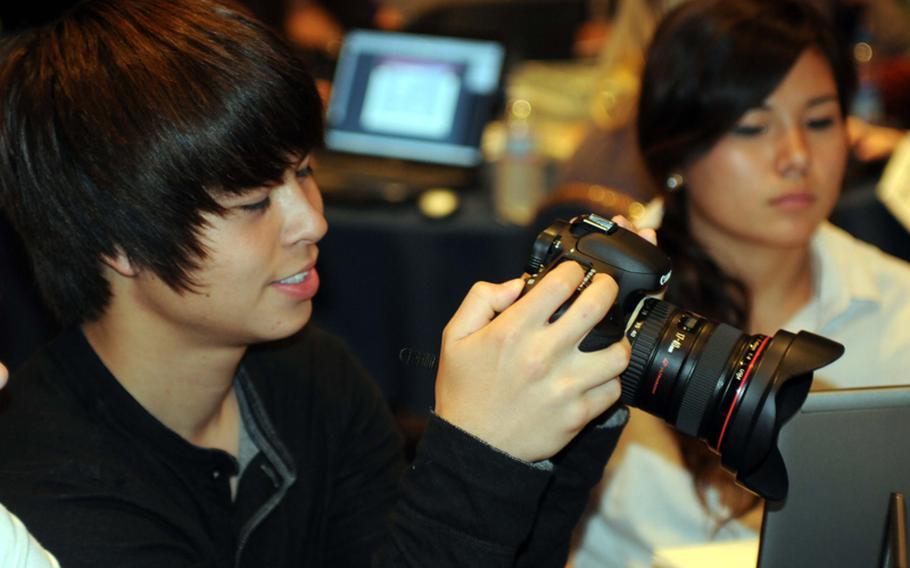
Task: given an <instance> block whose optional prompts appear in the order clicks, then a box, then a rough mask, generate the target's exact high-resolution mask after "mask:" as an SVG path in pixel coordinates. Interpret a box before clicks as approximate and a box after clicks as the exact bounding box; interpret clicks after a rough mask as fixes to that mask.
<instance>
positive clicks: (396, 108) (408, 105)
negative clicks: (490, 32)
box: [326, 30, 504, 167]
mask: <svg viewBox="0 0 910 568" xmlns="http://www.w3.org/2000/svg"><path fill="white" fill-rule="evenodd" d="M503 57H504V50H503V48H502V46H501V45H500V44H498V43H496V42H492V41H481V40H469V39H461V38H448V37H437V36H424V35H415V34H403V33H392V32H381V31H366V30H354V31H351V32H350V33H348V35H347V36H346V37H345V41H344V45H343V47H342V50H341V54H340V56H339V59H338V64H337V66H336V69H335V77H334V79H333V83H332V95H331V98H330V100H329V108H328V113H327V124H326V147H327V148H328V149H329V150H335V151H341V152H349V153H354V154H363V155H367V156H383V157H389V158H397V159H406V160H415V161H420V162H431V163H436V164H445V165H452V166H459V167H470V166H476V165H479V164H480V163H481V162H482V160H483V155H482V153H481V148H480V142H481V135H482V134H483V129H484V127H485V126H486V124H487V122H489V120H490V118H491V113H492V110H493V103H494V100H495V97H496V95H497V92H498V90H499V86H500V81H501V77H502V64H503Z"/></svg>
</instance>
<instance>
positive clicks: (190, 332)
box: [132, 157, 327, 346]
mask: <svg viewBox="0 0 910 568" xmlns="http://www.w3.org/2000/svg"><path fill="white" fill-rule="evenodd" d="M311 173H312V172H311V170H310V167H309V158H308V157H307V158H305V159H304V160H303V161H301V162H300V164H299V165H298V166H297V167H295V168H289V169H288V170H287V171H286V172H285V175H284V179H283V180H282V182H281V183H280V185H277V186H274V187H263V188H257V189H254V190H251V191H249V192H247V193H244V194H243V195H239V196H235V195H222V196H219V197H217V201H218V202H219V204H221V205H222V206H223V207H224V208H225V209H227V212H226V213H225V214H224V215H214V214H212V215H206V216H205V220H206V223H207V225H206V226H205V227H204V228H203V231H202V234H201V239H200V242H201V243H202V244H203V245H204V246H205V247H206V249H207V251H208V254H207V256H206V258H205V259H203V260H202V261H201V263H200V265H201V266H200V268H199V269H198V270H195V271H193V272H192V273H191V277H192V279H193V280H194V282H196V283H197V284H198V285H197V286H195V287H194V288H193V291H191V292H187V291H180V292H178V291H175V290H173V289H171V288H170V287H168V286H167V285H166V284H164V282H162V281H161V280H160V279H159V278H158V277H157V276H156V275H154V274H153V273H152V272H151V271H140V273H139V274H138V276H137V277H136V278H137V280H136V282H135V287H134V289H133V292H132V295H133V297H134V300H135V301H137V302H139V303H140V305H141V306H142V310H141V311H142V312H144V313H147V314H150V315H153V316H155V317H156V319H158V320H159V321H161V322H163V323H165V324H166V325H165V326H164V329H173V330H174V332H175V333H177V334H179V335H180V336H181V340H189V341H195V342H199V343H201V344H214V345H237V346H242V345H247V344H251V343H256V342H260V341H268V340H273V339H280V338H283V337H287V336H289V335H291V334H293V333H295V332H296V331H298V330H300V329H301V328H302V327H303V326H304V325H305V324H306V323H307V322H308V321H309V319H310V316H311V314H312V298H313V296H314V295H315V294H316V292H317V290H318V288H319V276H318V275H317V273H316V268H315V264H316V258H317V256H318V249H317V246H316V243H317V242H318V241H319V240H320V239H321V238H322V237H323V236H324V235H325V233H326V230H327V224H326V220H325V217H324V216H323V205H322V197H321V196H320V194H319V189H318V187H317V186H316V183H315V181H314V180H313V177H312V175H311Z"/></svg>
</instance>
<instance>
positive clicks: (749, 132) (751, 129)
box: [732, 124, 765, 137]
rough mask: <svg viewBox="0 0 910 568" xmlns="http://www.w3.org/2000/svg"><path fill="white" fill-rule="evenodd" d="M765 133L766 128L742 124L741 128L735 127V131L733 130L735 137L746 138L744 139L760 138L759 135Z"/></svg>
mask: <svg viewBox="0 0 910 568" xmlns="http://www.w3.org/2000/svg"><path fill="white" fill-rule="evenodd" d="M764 131H765V127H764V126H756V125H749V124H740V125H739V126H734V127H733V130H732V132H733V134H734V135H736V136H744V137H751V136H758V135H759V134H761V133H762V132H764Z"/></svg>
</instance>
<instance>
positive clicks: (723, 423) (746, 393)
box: [522, 213, 844, 500]
mask: <svg viewBox="0 0 910 568" xmlns="http://www.w3.org/2000/svg"><path fill="white" fill-rule="evenodd" d="M566 261H574V262H577V263H579V264H580V265H581V266H582V267H583V268H585V269H586V270H587V274H586V275H585V278H584V280H583V281H582V284H581V285H580V286H579V288H578V290H576V292H575V294H574V295H573V296H572V297H571V298H570V299H569V300H568V301H567V302H566V303H565V304H564V305H563V306H561V307H560V308H559V310H557V312H556V313H555V314H554V315H553V319H554V320H555V319H556V318H558V317H559V316H561V315H562V313H563V312H564V311H565V310H566V309H567V308H568V306H569V305H570V304H571V303H572V301H573V300H574V298H575V297H577V295H578V294H579V293H581V291H582V290H583V289H584V287H585V286H587V284H588V283H589V282H590V281H591V279H592V278H593V277H594V275H595V274H597V273H598V272H602V273H605V274H609V275H610V276H612V277H613V278H614V279H615V280H616V282H617V284H618V285H619V293H618V295H617V297H616V302H615V303H614V304H613V306H612V307H611V308H610V311H609V312H608V314H607V316H606V317H605V318H604V319H603V320H602V321H601V322H599V323H598V324H597V325H596V326H595V327H594V329H593V330H592V331H591V332H590V333H589V334H588V335H587V336H586V337H585V338H584V340H583V341H582V343H581V347H580V348H581V349H582V350H583V351H594V350H597V349H602V348H604V347H606V346H608V345H610V344H612V343H614V342H616V341H618V340H619V339H621V338H622V336H623V335H626V336H627V337H628V338H629V341H630V342H631V344H632V357H631V361H630V363H629V366H628V368H627V369H626V371H625V372H623V374H622V375H621V377H620V379H621V381H622V398H621V400H622V402H623V403H625V404H627V405H629V406H634V407H636V408H640V409H642V410H644V411H645V412H648V413H650V414H653V415H655V416H657V417H659V418H661V419H663V420H664V421H666V422H667V423H669V424H670V425H671V426H673V427H674V428H676V429H677V430H679V431H681V432H683V433H685V434H688V435H690V436H694V437H697V438H699V439H701V440H703V441H704V442H705V443H706V444H708V446H709V447H710V448H711V449H712V450H714V451H715V452H716V453H718V454H719V455H720V457H721V464H722V465H723V467H724V468H726V469H727V470H728V471H730V472H731V473H733V474H734V475H735V476H736V480H737V481H738V482H739V483H740V484H741V485H742V486H744V487H746V488H747V489H749V490H751V491H753V492H754V493H756V494H758V495H759V496H761V497H763V498H765V499H771V500H780V499H783V498H785V497H786V495H787V488H788V479H787V470H786V466H785V464H784V461H783V458H782V457H781V455H780V452H779V451H778V449H777V436H778V432H779V431H780V428H781V426H783V424H784V423H785V422H786V421H787V420H789V419H790V417H792V416H793V415H794V414H795V413H796V411H797V410H799V408H800V407H801V406H802V404H803V401H805V399H806V396H807V395H808V393H809V387H810V386H811V385H812V374H813V372H814V371H815V370H816V369H818V368H820V367H823V366H825V365H827V364H829V363H831V362H832V361H834V360H836V359H837V358H838V357H840V356H841V355H842V354H843V352H844V347H843V345H841V344H839V343H836V342H834V341H831V340H829V339H826V338H824V337H821V336H818V335H815V334H812V333H808V332H805V331H800V332H799V333H796V334H794V333H790V332H788V331H783V330H781V331H778V332H777V333H775V334H774V335H773V336H766V335H761V334H758V335H747V334H745V333H744V332H743V331H742V330H739V329H737V328H735V327H733V326H731V325H727V324H724V323H720V322H716V321H712V320H710V319H707V318H705V317H702V316H700V315H699V314H697V313H694V312H692V311H689V310H686V309H684V308H680V307H677V306H675V305H673V304H671V303H669V302H665V301H663V300H660V299H657V298H655V297H653V295H654V294H655V293H657V292H659V291H660V290H661V289H662V288H663V287H664V286H665V285H666V284H667V282H668V281H669V280H670V274H671V263H670V259H669V258H668V257H667V256H666V255H665V254H664V253H663V252H661V250H660V249H659V248H657V247H656V246H654V245H652V244H651V243H649V242H648V241H646V240H644V239H642V238H641V237H639V236H638V235H636V234H635V233H633V232H631V231H627V230H625V229H623V228H622V227H620V226H619V225H617V224H616V223H614V222H612V221H610V220H608V219H605V218H603V217H600V216H599V215H595V214H593V213H589V214H585V215H580V216H577V217H575V218H573V219H571V220H570V221H562V220H560V221H556V222H554V223H553V224H552V225H550V226H549V227H548V228H546V229H544V230H543V231H541V233H540V234H539V235H538V236H537V239H536V240H535V242H534V245H533V247H532V251H531V255H530V258H529V261H528V267H527V272H528V273H529V274H530V275H531V276H530V277H529V278H528V280H527V281H526V283H525V288H524V291H523V292H522V294H525V293H527V292H528V291H529V290H530V289H531V288H533V287H534V286H535V285H536V283H537V282H538V281H539V280H540V279H541V278H542V277H543V276H544V275H546V274H547V273H548V272H549V271H550V270H552V269H553V268H554V267H556V266H557V265H559V264H560V263H562V262H566Z"/></svg>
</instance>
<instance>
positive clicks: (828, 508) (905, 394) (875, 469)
mask: <svg viewBox="0 0 910 568" xmlns="http://www.w3.org/2000/svg"><path fill="white" fill-rule="evenodd" d="M778 447H779V448H780V451H781V454H782V455H783V457H784V462H785V463H786V464H787V472H788V474H789V478H790V491H789V493H788V495H787V498H786V499H785V500H784V501H781V502H768V503H767V504H766V506H765V513H764V519H763V522H762V530H761V539H760V544H759V559H758V566H759V568H772V567H773V568H787V567H789V566H794V567H796V566H798V567H800V568H807V567H808V568H812V567H815V566H819V567H822V566H824V567H831V566H863V567H879V566H892V564H890V563H884V562H882V559H883V557H885V556H886V555H883V551H884V550H885V549H888V548H889V547H890V546H891V545H892V544H893V543H894V541H893V538H892V537H895V533H894V531H893V529H894V526H893V524H892V523H890V522H889V518H893V513H894V511H891V510H890V509H891V508H892V507H893V505H892V498H891V494H892V493H902V494H903V495H904V496H905V498H910V386H899V387H881V388H863V389H844V390H832V391H818V392H812V393H810V394H809V397H808V398H807V399H806V402H805V403H804V404H803V407H802V409H801V410H800V412H798V413H797V414H796V415H794V417H793V418H792V419H791V420H790V421H789V422H788V423H787V424H785V425H784V427H783V428H782V429H781V432H780V437H779V439H778ZM889 513H890V514H889ZM901 513H904V514H905V513H906V511H901ZM902 536H903V537H906V535H905V534H904V535H902ZM895 566H896V565H895Z"/></svg>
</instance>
